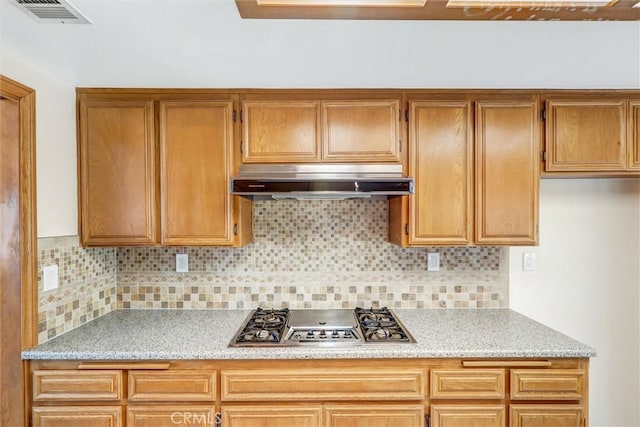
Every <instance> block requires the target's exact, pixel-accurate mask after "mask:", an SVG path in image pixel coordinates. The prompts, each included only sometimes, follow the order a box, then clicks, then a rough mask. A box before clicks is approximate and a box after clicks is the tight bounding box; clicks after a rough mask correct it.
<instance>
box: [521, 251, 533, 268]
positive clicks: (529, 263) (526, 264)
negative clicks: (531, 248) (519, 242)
mask: <svg viewBox="0 0 640 427" xmlns="http://www.w3.org/2000/svg"><path fill="white" fill-rule="evenodd" d="M522 271H536V254H535V252H524V253H523V254H522Z"/></svg>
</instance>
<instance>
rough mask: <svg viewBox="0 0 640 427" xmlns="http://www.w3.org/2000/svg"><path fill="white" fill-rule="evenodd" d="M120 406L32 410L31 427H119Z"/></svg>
mask: <svg viewBox="0 0 640 427" xmlns="http://www.w3.org/2000/svg"><path fill="white" fill-rule="evenodd" d="M123 425H124V424H123V420H122V407H121V406H46V407H37V408H33V427H121V426H123Z"/></svg>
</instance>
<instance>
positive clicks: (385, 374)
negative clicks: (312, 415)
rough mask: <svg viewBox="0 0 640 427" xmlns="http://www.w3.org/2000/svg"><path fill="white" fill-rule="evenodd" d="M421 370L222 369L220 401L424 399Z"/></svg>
mask: <svg viewBox="0 0 640 427" xmlns="http://www.w3.org/2000/svg"><path fill="white" fill-rule="evenodd" d="M426 382H427V379H426V375H425V371H424V370H423V369H400V368H398V369H390V368H387V369H357V368H355V369H305V370H299V369H296V370H286V369H282V370H268V371H267V370H244V369H243V370H224V371H222V376H221V383H222V384H221V386H222V400H223V401H242V400H247V401H255V400H264V399H268V400H296V401H300V400H326V399H349V400H388V401H390V400H407V399H423V398H424V395H425V387H426Z"/></svg>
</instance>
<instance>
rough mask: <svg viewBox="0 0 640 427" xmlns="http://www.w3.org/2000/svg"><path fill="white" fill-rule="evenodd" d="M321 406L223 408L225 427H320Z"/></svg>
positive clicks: (226, 406)
mask: <svg viewBox="0 0 640 427" xmlns="http://www.w3.org/2000/svg"><path fill="white" fill-rule="evenodd" d="M320 419H321V406H320V405H305V406H293V405H273V404H269V405H251V406H229V405H223V406H222V425H223V426H225V427H320Z"/></svg>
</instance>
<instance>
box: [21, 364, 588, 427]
mask: <svg viewBox="0 0 640 427" xmlns="http://www.w3.org/2000/svg"><path fill="white" fill-rule="evenodd" d="M27 363H28V365H29V372H30V380H31V384H29V388H30V389H32V390H33V394H32V396H31V402H30V403H31V407H32V417H33V420H34V425H51V426H59V425H64V426H67V425H72V426H75V425H77V426H82V427H85V426H103V425H104V426H128V427H131V426H137V427H139V426H154V427H156V426H172V425H175V424H180V423H183V424H187V423H191V424H190V425H209V426H210V425H216V423H217V421H218V420H219V421H221V423H222V424H221V426H222V427H254V426H262V427H288V426H296V427H299V426H310V427H361V426H366V427H423V426H424V423H425V414H429V415H430V420H431V426H432V427H466V426H469V427H506V426H507V425H508V426H509V427H539V425H540V424H539V423H544V425H545V426H546V427H568V426H569V427H578V426H583V425H588V424H585V423H587V421H588V420H587V416H588V363H589V362H588V359H584V358H580V359H571V358H554V359H550V360H542V359H504V360H502V359H471V360H468V359H459V358H446V359H420V358H416V359H413V358H412V359H348V360H341V359H324V360H323V359H315V360H296V359H292V360H231V359H230V360H171V361H166V362H145V361H112V362H78V361H46V360H32V361H28V362H27ZM90 379H94V380H95V383H96V384H98V385H91V380H90ZM83 382H84V383H85V384H86V385H87V392H86V393H84V394H83V392H82V386H81V384H82V383H83ZM47 384H49V385H48V386H47ZM38 423H40V424H38ZM56 423H58V424H56ZM74 423H75V424H74Z"/></svg>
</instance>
